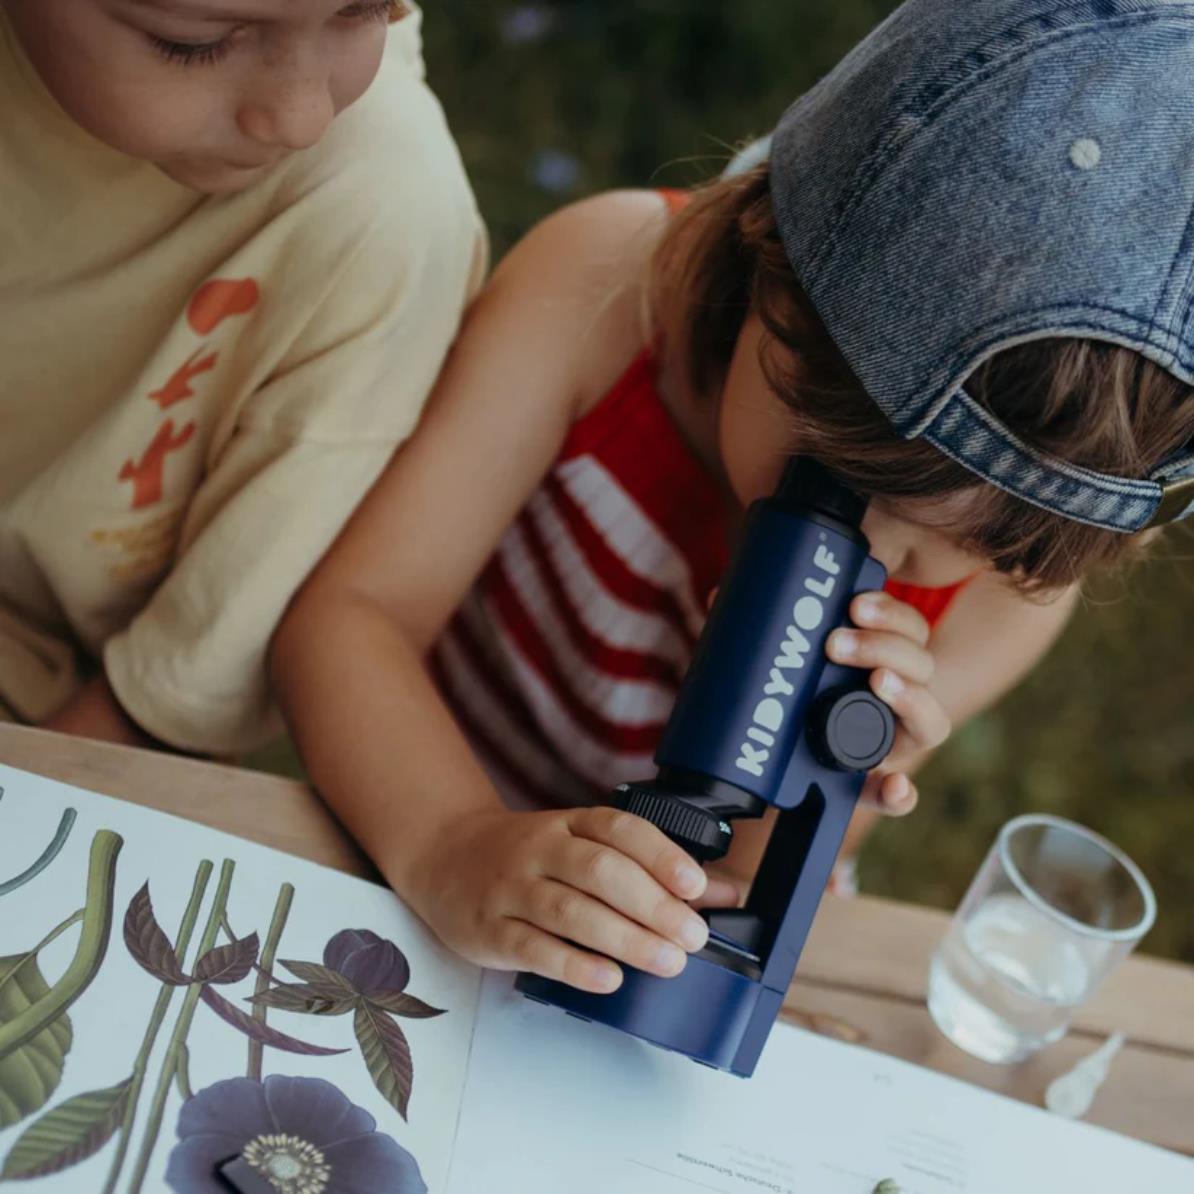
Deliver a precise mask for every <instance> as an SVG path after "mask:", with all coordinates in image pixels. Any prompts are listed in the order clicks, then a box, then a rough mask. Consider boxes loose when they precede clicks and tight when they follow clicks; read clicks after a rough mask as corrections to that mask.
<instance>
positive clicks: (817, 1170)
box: [0, 766, 1194, 1194]
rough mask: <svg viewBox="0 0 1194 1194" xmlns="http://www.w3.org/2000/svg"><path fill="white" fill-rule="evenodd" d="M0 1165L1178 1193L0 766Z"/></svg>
mask: <svg viewBox="0 0 1194 1194" xmlns="http://www.w3.org/2000/svg"><path fill="white" fill-rule="evenodd" d="M0 787H2V788H3V795H2V796H0V1182H4V1181H13V1182H15V1181H24V1182H27V1183H29V1185H30V1188H32V1189H34V1190H37V1191H43V1190H44V1191H46V1192H47V1194H50V1192H56V1191H72V1192H75V1191H77V1192H81V1194H97V1192H99V1191H105V1192H108V1191H113V1192H115V1191H119V1192H122V1194H123V1192H125V1191H128V1192H130V1194H132V1192H135V1191H152V1192H154V1194H157V1192H159V1191H166V1190H174V1191H180V1192H182V1194H191V1192H198V1191H203V1192H208V1191H211V1192H213V1194H214V1192H216V1191H228V1190H241V1191H242V1192H244V1194H250V1192H260V1194H268V1192H269V1191H284V1192H286V1194H421V1192H422V1191H424V1190H428V1191H431V1192H432V1194H507V1192H509V1194H515V1192H517V1194H561V1192H565V1191H566V1192H567V1194H598V1192H600V1194H609V1192H612V1191H617V1192H618V1194H647V1192H648V1191H649V1192H652V1194H654V1192H659V1194H695V1192H696V1191H708V1190H713V1191H722V1192H723V1194H757V1192H758V1191H772V1192H775V1194H869V1191H871V1190H872V1189H873V1188H874V1186H875V1184H876V1183H877V1182H878V1181H879V1180H881V1179H882V1178H885V1177H891V1178H894V1179H895V1180H896V1181H897V1182H898V1183H899V1186H900V1188H901V1190H903V1191H904V1192H905V1194H944V1192H948V1191H967V1192H973V1194H988V1192H989V1194H996V1192H999V1194H1004V1192H1006V1191H1008V1190H1014V1191H1016V1192H1017V1194H1026V1192H1030V1191H1041V1192H1042V1194H1058V1192H1061V1191H1067V1192H1068V1191H1076V1190H1082V1191H1085V1192H1087V1194H1089V1192H1091V1191H1098V1192H1100V1194H1102V1192H1106V1194H1113V1192H1114V1194H1119V1192H1121V1191H1123V1190H1127V1189H1146V1190H1161V1189H1172V1190H1178V1189H1194V1162H1191V1161H1188V1160H1186V1159H1183V1158H1180V1157H1177V1156H1175V1155H1172V1154H1168V1153H1165V1152H1162V1151H1161V1150H1158V1149H1154V1148H1151V1147H1148V1146H1145V1145H1141V1144H1137V1143H1134V1142H1132V1141H1129V1140H1126V1139H1124V1138H1122V1137H1119V1136H1115V1135H1113V1134H1111V1133H1108V1132H1104V1131H1101V1130H1098V1129H1094V1128H1090V1127H1086V1126H1083V1125H1075V1124H1071V1123H1068V1122H1064V1121H1061V1120H1057V1119H1055V1118H1053V1117H1051V1116H1049V1115H1048V1114H1047V1113H1045V1112H1043V1111H1036V1110H1034V1109H1032V1108H1029V1107H1025V1106H1022V1105H1020V1104H1017V1103H1014V1102H1011V1101H1010V1100H1006V1099H1003V1098H1000V1097H998V1096H995V1095H991V1094H988V1093H986V1092H984V1091H980V1090H977V1089H975V1088H972V1087H969V1086H966V1085H963V1084H961V1083H958V1082H955V1081H952V1080H950V1079H947V1078H943V1077H941V1076H939V1075H935V1074H932V1073H930V1072H928V1071H924V1070H920V1069H918V1068H916V1067H914V1066H909V1065H907V1064H905V1063H902V1062H898V1061H894V1060H892V1059H890V1058H887V1057H884V1056H882V1055H880V1054H876V1053H872V1052H870V1051H868V1050H865V1049H862V1048H858V1047H855V1046H850V1045H844V1044H840V1043H837V1042H830V1041H826V1040H823V1039H821V1038H819V1037H815V1036H811V1035H809V1034H807V1033H804V1032H801V1031H799V1030H797V1029H794V1028H791V1027H788V1026H782V1025H781V1026H779V1027H777V1029H776V1031H775V1032H774V1033H773V1034H772V1037H771V1041H770V1043H769V1045H768V1048H767V1052H766V1054H765V1055H764V1058H763V1061H762V1063H761V1065H760V1067H759V1070H758V1072H757V1073H756V1075H755V1077H754V1078H753V1079H751V1080H750V1081H746V1082H744V1081H742V1080H740V1079H737V1078H733V1077H729V1076H727V1075H724V1074H720V1073H716V1072H714V1071H711V1070H707V1069H703V1068H701V1067H699V1066H696V1065H693V1064H692V1063H690V1062H688V1061H686V1060H685V1059H683V1058H679V1057H675V1056H672V1055H669V1054H666V1053H663V1052H661V1051H659V1050H656V1049H653V1048H651V1047H650V1046H647V1045H643V1044H641V1043H639V1042H637V1041H635V1040H632V1039H630V1038H627V1037H625V1036H622V1035H621V1034H618V1033H616V1032H613V1031H612V1030H609V1029H606V1028H602V1027H599V1026H595V1025H590V1024H585V1023H581V1022H579V1021H576V1020H574V1019H571V1018H569V1017H567V1016H564V1015H563V1014H561V1013H559V1012H557V1011H554V1010H553V1009H550V1008H547V1007H543V1006H540V1005H537V1004H533V1003H531V1002H529V1001H527V1000H524V999H522V998H520V997H518V996H517V995H516V994H515V993H514V992H513V990H512V984H511V981H510V978H509V977H508V976H502V975H488V976H485V975H483V974H482V973H481V972H480V971H478V970H477V969H475V968H474V967H471V966H469V965H466V964H465V963H463V962H461V961H460V960H459V959H457V958H455V957H454V956H453V955H452V954H450V953H449V952H448V951H446V950H444V949H443V948H442V947H441V946H440V945H439V944H438V943H437V942H436V941H435V940H434V939H433V938H432V937H431V936H430V935H429V934H428V932H427V931H426V930H425V929H424V928H423V926H422V924H421V923H420V922H419V921H418V920H417V919H416V918H415V917H414V916H412V915H411V914H410V913H409V912H408V911H407V910H406V909H405V908H403V906H402V905H401V904H400V903H399V902H398V900H397V899H396V898H395V897H394V896H393V894H392V893H390V892H388V891H385V890H384V889H382V888H380V887H376V886H374V885H372V884H369V883H365V882H361V881H360V880H356V879H352V878H349V877H347V876H344V875H341V874H338V873H336V872H333V871H329V870H327V869H325V868H323V867H319V866H316V865H314V864H312V863H307V862H303V861H299V860H297V859H294V858H290V857H288V856H286V855H283V854H279V853H276V852H274V851H271V850H267V849H264V848H262V847H260V846H256V845H253V844H251V843H248V842H245V841H242V840H240V839H238V838H234V837H230V836H227V835H224V834H221V833H217V832H215V831H213V830H210V829H206V828H204V827H201V826H198V825H194V824H191V823H190V822H187V821H183V820H179V819H177V818H174V817H170V816H166V815H163V814H160V813H154V812H149V811H146V810H144V809H141V808H138V807H135V806H133V805H128V804H124V803H122V802H120V801H116V800H111V799H108V798H106V797H103V796H98V795H95V794H92V793H88V792H83V791H80V790H78V789H76V788H71V787H69V786H66V785H63V784H58V783H54V782H52V781H50V780H46V779H41V778H39V777H35V776H31V775H28V774H25V773H23V772H19V771H15V770H12V769H10V768H5V767H2V766H0Z"/></svg>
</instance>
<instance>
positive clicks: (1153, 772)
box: [424, 0, 1194, 962]
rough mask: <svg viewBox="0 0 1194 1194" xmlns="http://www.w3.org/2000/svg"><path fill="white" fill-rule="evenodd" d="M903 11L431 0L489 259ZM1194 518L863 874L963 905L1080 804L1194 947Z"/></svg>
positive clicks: (677, 161) (699, 2) (1166, 921)
mask: <svg viewBox="0 0 1194 1194" xmlns="http://www.w3.org/2000/svg"><path fill="white" fill-rule="evenodd" d="M894 7H895V4H894V3H890V2H887V0H800V2H799V3H780V2H779V0H737V2H735V3H732V4H725V3H714V2H713V0H572V2H559V3H541V4H515V3H501V2H490V3H485V4H479V3H476V0H424V8H425V23H424V37H425V49H426V58H427V63H428V72H429V77H430V81H431V84H432V86H433V87H434V89H435V90H436V92H437V93H438V94H439V96H440V98H441V100H442V101H443V104H444V106H445V108H446V109H447V112H448V116H449V119H450V121H451V123H452V126H453V130H454V132H455V134H456V137H457V140H458V142H459V144H460V147H461V150H462V152H463V155H464V159H465V162H466V164H467V166H468V168H469V171H470V174H471V175H472V179H473V183H474V185H475V188H476V191H477V196H478V199H479V201H480V204H481V209H482V211H483V212H484V213H485V216H486V218H487V220H488V222H489V225H490V229H491V232H492V235H493V240H494V249H495V256H496V255H498V254H500V253H501V252H502V251H503V250H504V249H505V248H507V247H508V246H509V245H510V243H511V242H512V241H513V240H514V239H516V238H517V237H518V236H519V235H520V234H521V233H522V232H523V231H525V230H526V228H527V227H528V226H529V225H531V224H532V223H533V222H534V221H536V220H537V219H539V218H540V217H541V216H543V215H544V214H546V213H547V212H549V211H551V210H552V209H553V208H554V207H556V206H558V205H560V204H561V203H564V202H567V201H568V200H570V199H573V198H576V197H579V196H581V195H585V194H588V193H591V192H593V191H598V190H602V189H605V188H608V187H617V186H646V185H668V186H684V185H687V184H691V183H695V182H698V181H701V180H703V179H705V178H707V177H708V176H709V175H710V174H712V173H714V172H716V171H717V170H718V169H719V168H720V167H721V165H723V164H724V162H725V161H726V159H727V157H728V153H729V147H730V146H732V145H735V144H738V143H740V142H742V141H743V140H745V139H747V138H749V137H750V136H752V135H754V134H758V133H763V132H766V131H767V130H768V129H769V128H770V126H771V125H772V124H773V123H774V121H775V119H776V117H777V116H778V115H779V114H780V112H781V111H782V110H783V109H784V107H786V105H787V104H788V103H789V102H790V101H791V100H792V99H794V98H795V97H796V96H797V95H798V94H799V93H800V92H801V91H803V90H804V89H805V88H807V87H808V86H809V85H810V84H812V83H813V82H815V81H816V79H817V78H819V77H820V76H821V75H822V74H824V73H825V72H826V71H827V70H829V69H830V68H831V67H832V66H833V64H834V63H835V62H836V61H837V60H838V59H839V58H840V57H841V56H842V54H844V53H845V52H846V51H847V50H848V49H849V48H850V47H851V46H852V45H854V44H855V43H856V42H857V41H858V40H859V39H860V38H861V37H862V36H864V35H865V34H866V32H867V31H868V30H869V29H870V28H872V27H873V26H874V25H875V24H876V23H878V22H879V21H880V20H882V18H883V17H885V16H886V15H887V13H888V12H890V11H891V10H892V9H893V8H894ZM1192 597H1194V535H1191V534H1189V533H1182V532H1178V533H1171V534H1170V537H1169V539H1168V540H1167V541H1166V542H1165V543H1164V544H1162V546H1161V547H1160V549H1159V550H1158V551H1157V552H1156V553H1155V558H1154V560H1153V562H1151V563H1149V564H1148V565H1146V566H1141V567H1138V568H1136V569H1135V570H1133V571H1132V572H1131V573H1130V574H1129V575H1127V576H1124V577H1119V578H1107V579H1105V580H1103V581H1101V582H1100V583H1098V584H1097V585H1095V586H1094V587H1093V588H1092V590H1091V592H1090V594H1089V599H1088V603H1087V605H1086V607H1085V608H1083V609H1082V610H1081V611H1080V613H1079V614H1078V616H1077V617H1076V619H1075V621H1074V623H1073V624H1072V626H1071V628H1070V630H1069V632H1068V633H1067V634H1066V636H1065V637H1064V639H1063V641H1062V642H1061V644H1060V645H1059V646H1058V647H1057V649H1056V650H1055V651H1054V653H1053V654H1052V655H1051V656H1050V658H1049V659H1048V660H1047V661H1046V663H1045V664H1044V665H1043V666H1042V667H1041V668H1040V669H1038V671H1037V672H1036V674H1035V675H1034V676H1033V677H1032V678H1031V679H1030V680H1029V681H1028V682H1027V683H1026V684H1024V685H1023V686H1022V687H1021V688H1020V689H1019V690H1018V691H1017V692H1016V693H1014V694H1013V695H1012V696H1011V697H1010V698H1009V699H1008V700H1007V701H1005V702H1004V704H1003V705H1002V706H1001V707H1000V708H999V709H997V710H996V711H994V712H992V713H989V714H987V715H986V716H983V717H981V718H979V719H978V720H976V721H975V722H973V723H972V724H970V725H969V726H967V727H965V728H963V729H962V730H960V731H959V732H957V733H956V734H955V736H954V738H953V739H952V741H951V742H950V744H949V745H948V746H947V748H946V749H944V750H943V751H942V752H941V754H940V755H939V756H938V758H937V759H936V760H935V761H934V763H933V764H932V766H931V768H930V769H929V770H927V771H926V772H925V773H924V775H923V776H922V777H921V788H922V793H923V795H922V802H921V806H920V808H919V809H918V811H917V812H916V814H915V815H914V816H912V817H911V818H909V819H907V820H904V821H900V822H888V823H885V824H884V825H882V826H881V827H880V829H879V830H878V832H876V833H875V835H874V836H873V837H872V839H871V841H870V842H869V844H868V846H867V848H866V851H865V853H864V855H863V857H862V860H861V881H862V886H863V889H864V890H865V891H867V892H868V893H871V894H877V895H889V896H893V897H896V898H899V899H906V900H914V901H918V902H921V903H926V904H935V905H939V906H941V907H945V908H952V907H954V906H955V905H956V904H957V902H958V901H959V899H960V898H961V896H962V894H963V892H964V891H965V889H966V885H967V884H968V882H969V880H970V878H971V876H972V875H973V874H974V871H975V869H976V868H977V866H978V865H979V863H980V861H981V859H982V857H983V855H984V853H985V852H986V850H987V848H988V846H989V845H990V843H991V841H992V839H993V838H994V835H995V832H996V830H997V829H998V827H999V825H1000V824H1002V823H1003V822H1004V821H1005V820H1007V819H1008V818H1009V817H1012V816H1014V815H1016V814H1017V813H1020V812H1024V811H1048V812H1051V813H1056V814H1059V815H1062V816H1067V817H1072V818H1074V819H1075V820H1078V821H1081V822H1083V823H1084V824H1087V825H1089V826H1091V827H1092V828H1095V829H1097V830H1099V831H1100V832H1103V833H1105V834H1107V835H1108V836H1109V837H1110V838H1112V839H1113V840H1114V841H1116V842H1117V843H1118V844H1119V845H1121V846H1122V847H1123V848H1124V849H1125V850H1127V851H1128V853H1129V854H1131V855H1132V856H1133V857H1134V858H1135V859H1136V860H1137V861H1138V862H1139V863H1140V864H1141V866H1142V867H1143V868H1144V869H1145V871H1146V872H1147V874H1148V875H1149V877H1150V878H1151V880H1152V882H1153V884H1154V885H1155V887H1156V890H1157V894H1158V898H1159V904H1160V917H1159V921H1158V925H1157V927H1156V929H1155V930H1154V932H1153V934H1152V935H1151V937H1150V938H1149V940H1148V942H1147V943H1146V946H1145V948H1146V949H1147V950H1148V951H1149V952H1153V953H1161V954H1167V955H1170V956H1175V957H1181V958H1184V959H1185V960H1187V961H1191V962H1194V917H1191V916H1190V915H1189V913H1188V909H1189V908H1190V907H1191V905H1194V858H1191V849H1192V848H1194V725H1192V723H1194V667H1192V666H1191V664H1192V659H1191V650H1190V645H1189V644H1190V637H1189V631H1188V627H1187V624H1186V618H1187V611H1188V610H1189V609H1190V606H1191V599H1192Z"/></svg>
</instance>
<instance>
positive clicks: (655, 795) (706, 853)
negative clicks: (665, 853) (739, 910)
mask: <svg viewBox="0 0 1194 1194" xmlns="http://www.w3.org/2000/svg"><path fill="white" fill-rule="evenodd" d="M610 803H611V804H612V805H613V806H614V808H620V809H624V810H625V811H626V812H628V813H634V814H635V815H636V816H639V817H642V818H643V819H644V820H647V821H650V822H651V824H652V825H654V826H656V827H657V828H658V829H659V830H660V831H661V832H662V833H663V834H664V835H665V836H666V837H668V838H670V839H671V840H672V841H673V842H675V843H676V845H677V846H681V847H682V848H683V849H685V850H687V851H688V853H689V854H691V855H692V857H693V858H695V859H696V860H697V862H714V861H716V860H717V859H719V858H724V857H725V855H726V852H727V851H728V850H729V848H730V842H732V841H733V839H734V831H733V829H731V827H730V823H729V822H728V821H727V820H725V819H724V818H723V817H720V816H718V815H717V814H716V813H711V812H707V811H706V810H705V809H703V808H697V807H696V806H695V805H692V804H688V803H687V802H686V801H684V800H682V799H680V798H679V797H677V796H673V795H671V794H670V793H668V792H666V791H662V790H660V789H658V788H653V787H650V786H648V785H647V784H619V785H618V786H617V787H616V788H615V789H614V792H613V796H612V797H611V798H610Z"/></svg>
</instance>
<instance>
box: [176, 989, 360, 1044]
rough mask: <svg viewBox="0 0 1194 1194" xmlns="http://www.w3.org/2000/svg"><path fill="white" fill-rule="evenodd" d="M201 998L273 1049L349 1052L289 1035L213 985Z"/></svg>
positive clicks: (213, 1009) (238, 1026) (232, 1023)
mask: <svg viewBox="0 0 1194 1194" xmlns="http://www.w3.org/2000/svg"><path fill="white" fill-rule="evenodd" d="M199 998H200V999H202V1000H203V1002H204V1003H206V1004H207V1006H208V1007H210V1008H211V1010H212V1011H213V1012H215V1013H216V1015H217V1016H219V1017H220V1018H221V1019H222V1020H225V1021H226V1022H227V1023H229V1024H231V1025H232V1027H233V1028H237V1029H239V1030H240V1031H241V1032H243V1033H244V1034H245V1036H247V1037H249V1038H250V1039H251V1040H254V1041H260V1042H261V1043H262V1044H263V1045H269V1046H270V1047H271V1048H273V1049H281V1050H282V1051H283V1052H284V1053H298V1054H300V1055H302V1056H303V1057H331V1056H333V1055H334V1054H336V1053H347V1052H348V1050H347V1049H328V1048H325V1047H324V1046H323V1045H312V1044H310V1043H309V1042H307V1041H300V1040H299V1039H298V1037H293V1036H288V1035H287V1034H286V1033H284V1032H279V1031H278V1030H277V1029H276V1028H271V1027H270V1026H269V1025H268V1024H263V1023H262V1022H261V1021H260V1020H254V1019H253V1017H252V1016H250V1015H249V1014H248V1013H247V1012H243V1011H241V1009H240V1008H239V1007H237V1006H236V1005H235V1004H234V1003H229V1002H228V1000H227V999H225V998H224V996H223V995H221V994H220V993H219V992H218V991H216V990H213V989H212V988H211V987H204V988H203V990H202V992H201V994H200V996H199Z"/></svg>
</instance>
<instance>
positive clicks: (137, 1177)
mask: <svg viewBox="0 0 1194 1194" xmlns="http://www.w3.org/2000/svg"><path fill="white" fill-rule="evenodd" d="M235 869H236V863H235V862H233V861H232V860H231V859H228V858H226V859H225V860H224V863H223V865H222V866H221V867H220V881H219V883H218V884H217V885H216V894H215V899H214V900H213V901H212V906H211V911H210V912H209V913H208V915H207V926H206V927H205V928H204V930H203V937H202V939H201V940H200V942H199V955H198V956H199V957H203V955H204V954H205V953H207V951H208V950H209V949H211V948H212V946H213V945H215V943H216V937H217V936H218V935H219V932H220V925H221V923H222V922H223V919H224V910H225V908H226V906H227V903H228V891H229V889H230V888H231V886H232V872H233V871H234V870H235ZM202 990H203V984H202V983H192V984H191V985H190V986H189V987H188V988H187V993H186V995H185V996H184V997H183V1001H182V1009H181V1010H180V1011H179V1013H178V1019H177V1020H176V1021H175V1022H174V1031H173V1032H172V1033H171V1034H170V1044H169V1047H168V1048H167V1050H166V1056H165V1059H164V1060H163V1061H162V1069H161V1072H160V1073H159V1074H158V1084H157V1087H156V1089H155V1090H154V1092H153V1101H152V1102H151V1103H150V1105H149V1117H148V1118H147V1120H146V1122H145V1134H144V1136H143V1137H142V1139H141V1149H140V1151H139V1152H138V1154H137V1164H136V1168H135V1169H134V1170H133V1176H132V1179H131V1180H130V1182H129V1185H128V1194H139V1191H140V1189H141V1186H142V1184H143V1183H144V1181H145V1173H146V1171H147V1170H148V1169H149V1160H150V1157H152V1156H153V1150H154V1146H155V1145H156V1144H157V1139H158V1133H159V1132H160V1131H161V1129H162V1114H163V1112H164V1111H165V1109H166V1099H167V1098H168V1097H169V1095H170V1087H171V1085H172V1084H173V1082H174V1075H175V1070H176V1068H177V1065H178V1056H179V1052H180V1050H181V1049H182V1047H183V1045H185V1044H186V1039H187V1034H188V1033H189V1032H190V1031H191V1021H192V1020H193V1019H194V1018H195V1008H196V1007H197V1006H198V1003H199V995H200V993H201V992H202Z"/></svg>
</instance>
